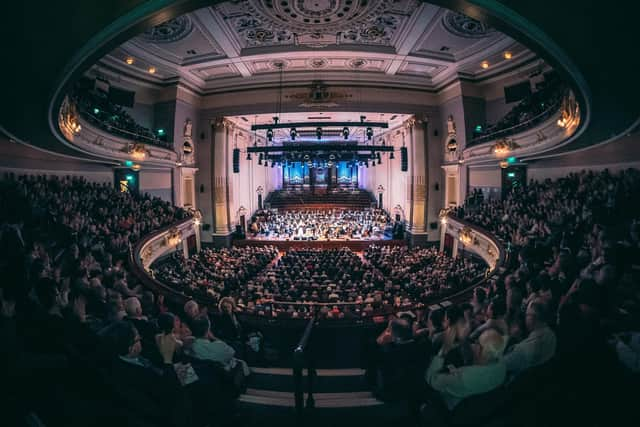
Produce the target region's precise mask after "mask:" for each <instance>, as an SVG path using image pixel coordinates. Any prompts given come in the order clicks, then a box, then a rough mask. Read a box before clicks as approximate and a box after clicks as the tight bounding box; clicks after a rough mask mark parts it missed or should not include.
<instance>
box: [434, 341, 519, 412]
mask: <svg viewBox="0 0 640 427" xmlns="http://www.w3.org/2000/svg"><path fill="white" fill-rule="evenodd" d="M504 345H505V342H504V339H503V337H502V336H501V335H500V334H499V333H498V332H496V331H494V330H487V331H485V332H483V333H482V335H480V337H479V338H478V343H477V344H475V345H474V357H473V364H472V365H470V366H463V367H460V368H455V367H451V366H445V364H444V357H443V355H442V354H441V353H438V354H437V355H435V356H434V357H433V360H432V361H431V364H430V365H429V369H427V373H426V376H425V379H426V381H427V383H428V384H429V385H430V386H431V387H432V388H433V389H434V390H436V391H437V392H439V393H440V395H441V396H442V398H443V399H444V402H445V404H446V406H447V408H448V409H449V410H451V409H453V408H454V407H455V406H456V405H457V404H458V403H459V402H460V401H461V400H463V399H465V398H467V397H469V396H473V395H476V394H481V393H486V392H489V391H491V390H494V389H496V388H497V387H499V386H501V385H502V384H503V383H504V381H505V379H506V374H507V369H506V366H505V363H504V361H503V359H502V352H503V351H504Z"/></svg>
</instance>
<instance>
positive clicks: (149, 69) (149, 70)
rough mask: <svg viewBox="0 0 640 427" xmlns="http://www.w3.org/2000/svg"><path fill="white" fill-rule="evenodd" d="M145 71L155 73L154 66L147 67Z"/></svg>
mask: <svg viewBox="0 0 640 427" xmlns="http://www.w3.org/2000/svg"><path fill="white" fill-rule="evenodd" d="M147 71H148V72H149V74H155V73H156V67H149V68H148V69H147Z"/></svg>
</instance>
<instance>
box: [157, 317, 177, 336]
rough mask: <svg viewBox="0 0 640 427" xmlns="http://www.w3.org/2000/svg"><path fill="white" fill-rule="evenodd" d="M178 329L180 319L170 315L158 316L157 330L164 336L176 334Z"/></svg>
mask: <svg viewBox="0 0 640 427" xmlns="http://www.w3.org/2000/svg"><path fill="white" fill-rule="evenodd" d="M179 328H180V318H179V317H178V316H174V315H173V314H172V313H162V314H160V315H158V330H159V331H160V333H162V334H164V335H168V334H172V333H177V332H178V330H179Z"/></svg>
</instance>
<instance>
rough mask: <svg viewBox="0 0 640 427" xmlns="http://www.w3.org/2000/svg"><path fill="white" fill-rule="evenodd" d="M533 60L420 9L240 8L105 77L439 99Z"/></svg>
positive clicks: (179, 29)
mask: <svg viewBox="0 0 640 427" xmlns="http://www.w3.org/2000/svg"><path fill="white" fill-rule="evenodd" d="M507 51H508V52H510V53H511V57H510V58H509V59H505V58H504V52H507ZM126 58H133V59H134V62H133V64H127V63H126V62H125V59H126ZM534 58H535V55H534V54H533V53H532V52H531V51H529V50H528V49H526V48H525V47H523V46H522V45H520V44H518V43H517V42H515V41H514V40H513V39H511V38H509V37H507V36H506V35H504V34H502V33H500V32H499V31H496V30H494V29H493V28H491V27H489V26H487V25H485V24H484V23H481V22H478V21H476V20H474V19H471V18H469V17H467V16H465V15H463V14H461V13H458V12H453V11H450V10H447V9H444V8H441V7H438V6H435V5H431V4H428V3H423V2H420V1H417V0H280V1H278V0H236V1H228V2H223V3H219V4H216V5H214V6H210V7H205V8H202V9H199V10H196V11H194V12H191V13H189V14H186V15H183V16H180V17H178V18H175V19H172V20H170V21H167V22H165V23H163V24H161V25H158V26H156V27H153V28H151V29H150V30H148V31H146V32H145V33H143V34H141V35H139V36H137V37H135V38H133V39H132V40H130V41H128V42H126V43H124V44H123V45H122V46H120V47H119V48H117V49H115V50H114V51H112V52H111V54H110V55H107V56H106V57H104V58H103V59H102V60H101V61H100V63H99V65H98V68H99V69H101V71H102V72H107V73H108V72H112V73H120V74H123V75H130V76H134V77H138V78H142V79H144V80H148V81H152V82H157V83H169V82H175V81H177V80H180V81H182V82H183V83H185V84H187V85H189V86H190V87H192V88H193V89H195V90H197V91H199V92H202V93H207V92H215V91H219V90H229V89H234V88H242V87H247V86H252V85H265V84H269V83H272V84H273V83H277V82H278V81H279V78H280V70H281V69H283V70H284V79H285V80H286V83H301V82H305V81H306V82H308V81H310V80H317V79H322V80H324V81H327V82H341V83H347V84H348V83H352V84H353V83H364V82H369V83H373V84H393V85H397V86H401V85H411V86H413V87H423V88H425V89H435V90H437V89H438V88H440V87H442V86H443V85H445V84H447V83H449V82H450V81H451V80H453V79H455V78H456V77H458V76H463V77H465V78H467V79H471V80H473V79H483V78H486V77H488V76H491V75H495V74H499V73H501V72H503V71H505V70H511V69H513V68H514V66H516V65H518V64H523V63H530V62H531V61H532V59H534ZM483 61H489V64H490V65H489V67H488V68H486V69H485V68H483V67H482V66H481V63H482V62H483ZM281 65H282V66H283V67H281ZM150 67H153V68H154V69H155V73H153V74H150V73H149V72H148V70H149V68H150Z"/></svg>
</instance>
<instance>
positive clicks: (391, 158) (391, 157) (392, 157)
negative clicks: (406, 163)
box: [389, 151, 396, 160]
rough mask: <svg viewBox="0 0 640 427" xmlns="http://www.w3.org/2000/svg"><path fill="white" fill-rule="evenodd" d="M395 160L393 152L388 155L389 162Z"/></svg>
mask: <svg viewBox="0 0 640 427" xmlns="http://www.w3.org/2000/svg"><path fill="white" fill-rule="evenodd" d="M395 158H396V156H395V155H394V154H393V151H392V152H391V154H389V160H393V159H395Z"/></svg>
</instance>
